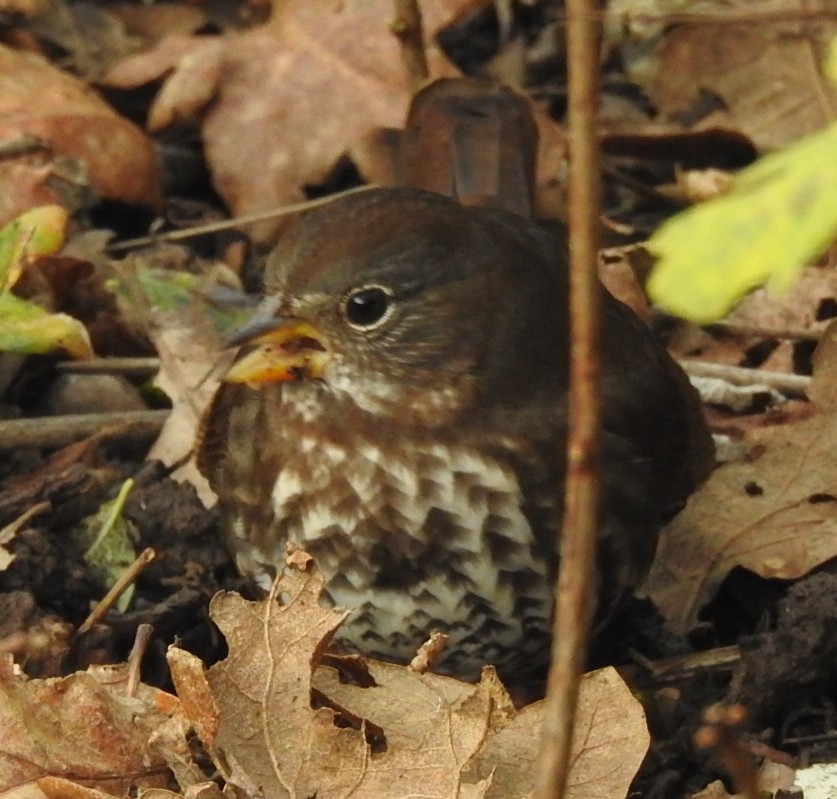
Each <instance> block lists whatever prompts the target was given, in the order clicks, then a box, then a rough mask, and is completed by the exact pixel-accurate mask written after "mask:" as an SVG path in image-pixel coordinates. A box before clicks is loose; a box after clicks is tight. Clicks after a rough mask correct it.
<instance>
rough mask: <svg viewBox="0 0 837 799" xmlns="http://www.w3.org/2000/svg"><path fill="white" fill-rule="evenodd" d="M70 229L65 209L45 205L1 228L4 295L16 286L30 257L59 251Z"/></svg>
mask: <svg viewBox="0 0 837 799" xmlns="http://www.w3.org/2000/svg"><path fill="white" fill-rule="evenodd" d="M66 227H67V212H66V210H65V209H64V208H62V207H61V206H60V205H41V206H38V207H37V208H32V209H30V210H29V211H26V213H23V214H21V215H20V216H19V217H17V219H14V220H13V221H11V222H9V224H8V225H6V226H5V227H3V228H2V229H0V292H4V291H8V290H9V289H10V288H11V287H12V286H14V284H15V283H16V282H17V280H18V278H19V277H20V273H21V271H22V270H23V266H24V264H25V263H26V260H27V259H28V258H33V257H35V256H38V255H52V254H53V253H55V252H58V250H60V249H61V245H62V244H63V243H64V230H65V228H66Z"/></svg>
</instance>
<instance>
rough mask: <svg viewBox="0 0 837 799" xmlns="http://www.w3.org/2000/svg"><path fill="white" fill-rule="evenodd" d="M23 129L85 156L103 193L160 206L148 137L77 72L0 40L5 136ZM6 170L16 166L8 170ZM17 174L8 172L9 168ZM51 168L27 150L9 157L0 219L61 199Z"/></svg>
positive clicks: (54, 148)
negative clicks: (51, 183) (53, 185)
mask: <svg viewBox="0 0 837 799" xmlns="http://www.w3.org/2000/svg"><path fill="white" fill-rule="evenodd" d="M24 135H29V136H34V137H36V138H37V139H38V140H40V141H42V142H43V143H44V144H45V146H46V147H47V148H48V150H49V152H50V154H51V155H52V156H66V157H70V158H74V159H78V160H79V161H81V162H82V163H83V164H84V166H85V167H86V170H87V173H88V176H89V180H90V182H91V183H92V185H93V187H94V188H95V189H96V191H97V192H98V193H99V194H100V195H101V196H103V197H106V198H108V199H112V200H120V201H122V202H125V203H129V204H132V205H141V206H146V207H150V208H154V209H156V208H159V207H160V205H161V204H162V185H161V182H160V174H159V167H158V164H157V158H156V155H155V153H154V149H153V147H152V144H151V141H150V140H149V138H148V137H147V136H146V135H145V134H144V133H143V132H142V131H141V130H140V129H139V128H138V127H136V125H134V124H133V123H131V122H129V121H128V120H127V119H124V118H122V117H120V116H119V115H118V114H116V112H114V110H113V109H112V108H111V107H110V106H109V105H108V104H107V103H106V102H105V101H104V100H102V99H101V98H100V97H98V95H96V94H94V93H93V92H92V91H91V90H90V89H89V88H88V87H87V86H86V85H85V84H84V83H82V82H81V81H80V80H78V79H77V78H74V77H73V76H71V75H69V74H67V73H66V72H62V71H61V70H59V69H57V68H55V67H53V66H52V65H51V64H50V63H49V62H47V61H46V60H44V59H43V58H40V57H39V56H36V55H33V54H31V53H23V52H18V51H16V50H12V49H10V48H7V47H2V46H0V140H6V139H8V140H13V139H15V138H19V137H21V136H24ZM6 170H11V172H9V174H7V172H6ZM12 172H13V176H14V179H15V182H14V183H12V182H10V180H8V179H3V178H4V176H5V178H9V176H10V175H11V174H12ZM50 174H51V171H50V169H49V168H48V167H46V166H45V165H44V164H43V163H42V161H40V162H39V161H37V160H32V159H30V158H29V157H27V156H22V157H20V158H18V159H12V160H8V159H7V160H5V161H4V162H3V164H2V171H0V179H3V180H2V182H3V185H4V187H6V188H8V187H11V186H14V187H15V191H13V192H11V191H4V196H3V199H2V203H0V221H3V220H6V219H10V218H11V217H13V216H15V215H16V213H18V212H20V211H22V210H25V209H26V208H28V207H30V206H31V205H35V204H42V203H45V202H56V201H60V198H59V197H58V196H57V195H55V194H54V193H52V192H51V190H50V189H49V187H48V186H47V184H46V180H47V178H49V176H50Z"/></svg>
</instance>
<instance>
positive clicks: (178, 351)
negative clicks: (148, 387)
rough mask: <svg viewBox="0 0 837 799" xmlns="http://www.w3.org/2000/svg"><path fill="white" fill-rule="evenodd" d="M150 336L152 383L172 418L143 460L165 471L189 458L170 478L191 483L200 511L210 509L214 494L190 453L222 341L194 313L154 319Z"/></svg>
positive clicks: (216, 370)
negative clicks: (155, 360) (154, 363)
mask: <svg viewBox="0 0 837 799" xmlns="http://www.w3.org/2000/svg"><path fill="white" fill-rule="evenodd" d="M149 332H150V335H151V338H152V340H153V341H154V345H155V347H156V348H157V353H158V354H159V356H160V372H159V373H158V374H157V377H156V378H155V381H154V382H155V385H156V386H157V387H158V388H160V389H161V390H162V391H164V392H165V393H166V395H167V396H168V397H169V399H170V400H171V402H172V412H171V414H170V415H169V417H168V419H166V422H165V424H164V425H163V429H162V430H161V431H160V435H159V436H158V438H157V440H156V441H155V442H154V445H153V446H152V448H151V451H150V452H149V453H148V458H149V460H160V461H162V462H163V463H164V464H166V465H167V466H171V465H173V464H175V463H180V462H182V461H183V460H184V459H187V458H188V460H187V461H186V462H185V463H182V465H181V466H179V467H178V469H177V470H176V471H175V472H174V473H173V474H172V476H173V477H174V478H175V479H176V480H180V481H186V482H189V483H191V484H192V485H193V486H194V487H195V489H196V490H197V492H198V496H199V497H200V498H201V501H202V502H203V503H204V505H206V507H212V506H213V505H214V504H215V502H216V497H215V493H214V492H213V491H212V489H211V488H210V487H209V483H208V482H207V480H206V478H205V477H204V476H203V475H202V474H201V473H200V472H199V471H198V469H197V466H196V465H195V462H194V457H190V453H191V452H192V450H193V448H194V446H195V439H196V437H197V431H198V426H199V425H200V421H201V419H202V417H203V413H204V411H205V410H206V408H207V407H208V406H209V403H210V402H211V400H212V397H213V395H214V394H215V391H216V389H217V388H218V386H219V385H220V380H219V375H220V374H221V371H222V370H221V369H220V367H219V364H220V363H221V359H222V354H221V353H222V343H221V339H220V337H219V336H218V334H217V333H216V332H215V329H214V328H213V327H212V324H211V322H210V320H209V317H208V316H207V315H206V313H204V312H202V311H200V310H199V309H197V308H193V309H187V310H181V311H178V312H176V313H175V312H171V313H156V314H154V318H153V323H152V326H151V330H150V331H149Z"/></svg>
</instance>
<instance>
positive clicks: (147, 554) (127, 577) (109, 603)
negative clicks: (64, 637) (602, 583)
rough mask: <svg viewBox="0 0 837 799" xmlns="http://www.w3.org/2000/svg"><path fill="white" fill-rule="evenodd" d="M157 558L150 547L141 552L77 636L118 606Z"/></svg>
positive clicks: (94, 610) (79, 629) (94, 609)
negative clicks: (128, 589) (117, 602)
mask: <svg viewBox="0 0 837 799" xmlns="http://www.w3.org/2000/svg"><path fill="white" fill-rule="evenodd" d="M156 558H157V553H156V552H155V551H154V550H153V549H151V548H150V547H148V548H146V549H144V550H143V551H142V552H140V554H139V556H138V557H137V559H136V560H135V561H134V562H133V563H132V564H131V565H130V566H129V567H128V568H127V569H125V571H124V572H122V574H121V575H120V577H119V579H118V580H117V581H116V582H115V583H114V584H113V586H112V587H111V589H110V591H108V592H107V594H105V596H104V597H102V599H101V600H99V603H98V604H97V605H96V607H95V608H93V610H92V611H91V613H90V615H89V616H88V617H87V618H86V619H85V620H84V621H83V622H82V624H81V626H80V627H79V628H78V630H77V631H76V635H81V634H82V633H86V632H87V631H88V630H90V629H91V628H92V627H93V625H94V624H98V623H99V622H100V621H101V620H102V619H103V618H104V617H105V614H106V613H107V612H108V611H109V610H110V609H111V608H112V607H113V606H114V604H116V601H117V600H118V599H119V597H121V596H122V594H124V593H125V591H126V590H127V588H128V587H129V586H130V585H133V584H134V582H135V581H136V579H137V577H139V575H140V574H141V573H142V571H143V570H144V569H145V567H146V566H148V565H149V564H150V563H151V562H152V561H154V560H155V559H156Z"/></svg>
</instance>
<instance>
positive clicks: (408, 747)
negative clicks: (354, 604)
mask: <svg viewBox="0 0 837 799" xmlns="http://www.w3.org/2000/svg"><path fill="white" fill-rule="evenodd" d="M321 589H322V577H321V576H320V575H319V574H318V573H317V572H315V571H308V572H304V571H300V570H296V571H292V572H291V573H290V574H286V575H284V576H283V577H282V578H281V579H280V581H279V582H278V583H277V584H276V585H275V586H274V590H273V592H272V595H271V597H270V598H269V599H267V600H265V601H263V602H248V601H245V600H243V599H242V598H241V597H239V596H238V595H236V594H221V595H219V596H217V597H216V598H215V599H214V600H213V603H212V608H211V613H212V616H213V619H214V620H215V622H216V623H217V624H218V626H219V627H220V628H221V630H222V632H223V633H224V635H225V636H226V637H227V641H228V645H229V656H228V658H227V659H226V660H224V661H223V662H221V663H219V664H217V665H215V666H213V667H212V668H210V669H209V670H208V671H207V672H206V673H205V675H204V676H203V677H202V675H203V672H202V671H201V669H200V664H199V662H197V660H196V659H194V658H193V657H192V656H189V655H186V654H185V653H183V652H182V651H179V650H172V651H171V652H170V656H169V663H170V665H171V667H172V674H173V676H174V679H175V684H176V686H177V688H178V693H179V694H180V696H181V699H182V701H183V706H184V708H185V709H186V712H187V713H189V714H192V713H194V714H195V716H196V719H195V726H196V728H197V729H198V730H199V731H201V730H203V734H204V735H205V736H206V737H205V738H204V743H205V744H206V745H207V747H208V748H209V750H210V752H211V753H212V754H213V755H214V757H215V758H216V762H217V765H218V767H219V769H221V771H222V772H223V774H224V776H225V777H226V779H227V780H228V781H229V782H230V783H231V784H233V785H235V786H238V787H239V788H241V789H243V790H245V791H246V792H248V793H250V794H251V795H253V796H269V797H277V799H278V798H280V797H290V796H306V795H307V796H311V795H318V796H345V797H349V796H356V797H375V798H376V799H378V798H379V797H380V798H381V799H384V798H386V797H393V799H394V797H403V796H410V795H423V796H424V795H427V796H440V797H461V798H462V799H465V798H466V797H468V798H470V797H473V798H474V799H477V797H497V799H500V798H501V797H502V799H515V797H525V796H529V795H530V794H531V791H532V789H533V770H532V763H533V761H534V757H535V753H536V752H537V742H538V735H539V728H540V713H541V709H540V705H539V704H536V705H530V706H529V707H527V708H525V709H524V710H523V711H521V712H520V713H516V712H515V711H514V709H513V706H512V703H511V700H510V699H509V697H508V694H507V693H506V691H505V689H504V688H503V687H502V685H501V684H500V683H499V681H498V680H497V679H496V676H495V675H494V672H493V670H492V669H487V670H486V671H485V673H484V674H483V678H482V680H481V681H480V682H479V683H478V684H477V685H471V684H468V683H462V682H459V681H457V680H453V679H451V678H447V677H440V676H438V675H433V674H419V673H417V672H415V671H412V670H410V669H407V668H404V667H401V666H396V665H393V664H386V663H379V662H375V661H367V662H366V668H367V672H366V674H365V677H364V679H363V680H362V685H360V684H357V681H355V682H351V681H348V682H345V681H341V678H340V676H339V675H338V672H337V671H336V670H335V669H334V668H331V667H324V666H320V667H319V668H316V667H317V665H318V664H319V662H320V659H321V655H322V652H323V650H324V648H325V646H326V644H327V643H328V642H329V641H330V639H331V636H332V635H333V633H334V632H335V630H336V629H337V627H338V626H339V624H340V623H341V621H342V620H343V618H344V617H345V614H343V613H341V612H340V611H336V610H328V609H325V608H323V607H321V606H320V604H319V594H320V591H321ZM277 596H281V597H283V598H284V599H285V600H286V602H285V604H281V605H280V604H279V603H278V602H277ZM315 668H316V671H315V672H314V669H315ZM312 672H314V673H313V678H312ZM312 687H313V688H314V695H315V697H316V698H317V706H316V707H312V702H311V696H312V694H311V689H312ZM209 697H211V699H210V698H209ZM352 727H354V728H352ZM647 745H648V734H647V730H646V729H645V722H644V716H643V713H642V709H641V707H640V706H639V704H638V703H637V702H636V701H635V700H634V699H633V698H632V697H631V695H630V692H629V691H628V689H627V687H626V686H625V685H624V684H623V683H622V682H621V680H620V679H619V678H618V677H617V676H616V673H615V672H614V671H613V670H610V669H606V670H603V671H600V672H595V673H594V674H592V675H588V677H587V678H586V680H585V682H584V685H583V687H582V700H581V709H580V713H579V725H578V737H577V754H576V758H575V766H574V770H573V773H572V776H571V782H572V783H573V784H574V786H575V788H574V789H573V793H571V795H572V796H575V797H579V799H580V798H581V797H586V798H587V797H602V798H604V797H608V798H610V797H622V796H624V795H625V793H626V791H627V788H628V785H629V783H630V781H631V779H632V778H633V776H634V775H635V773H636V769H637V767H638V765H639V763H640V761H641V760H642V758H643V757H644V755H645V751H646V749H647Z"/></svg>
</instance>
